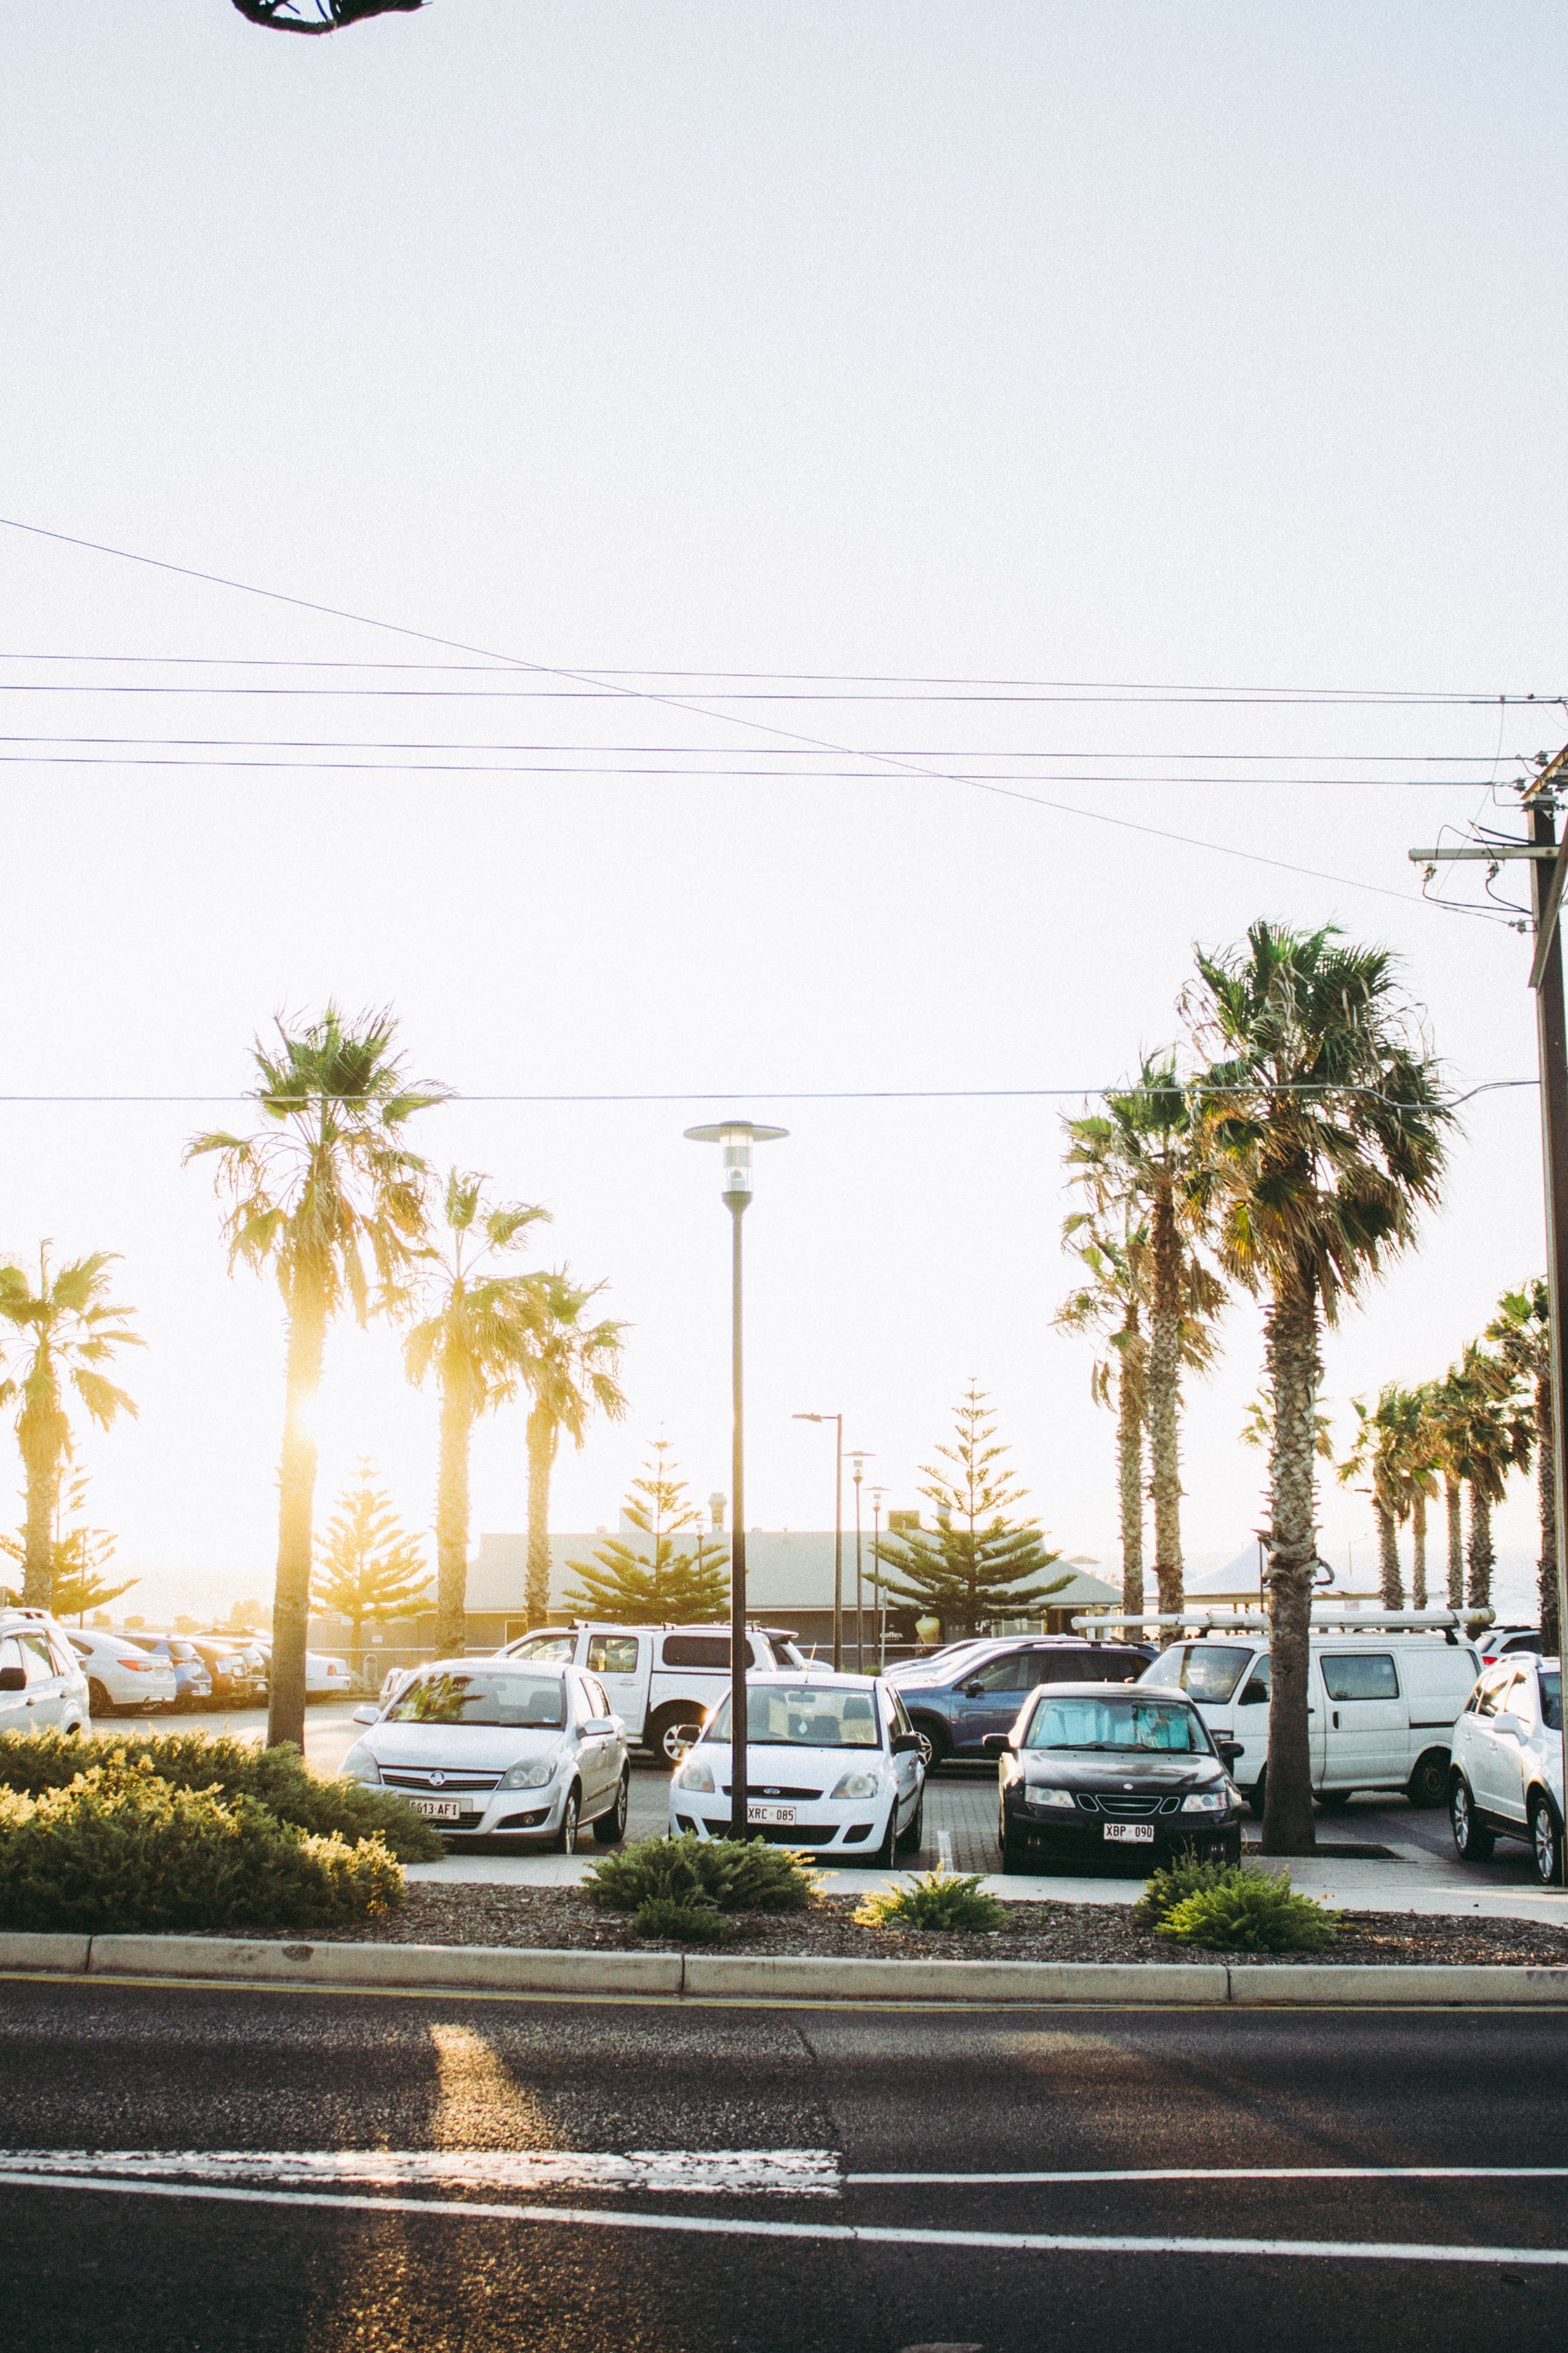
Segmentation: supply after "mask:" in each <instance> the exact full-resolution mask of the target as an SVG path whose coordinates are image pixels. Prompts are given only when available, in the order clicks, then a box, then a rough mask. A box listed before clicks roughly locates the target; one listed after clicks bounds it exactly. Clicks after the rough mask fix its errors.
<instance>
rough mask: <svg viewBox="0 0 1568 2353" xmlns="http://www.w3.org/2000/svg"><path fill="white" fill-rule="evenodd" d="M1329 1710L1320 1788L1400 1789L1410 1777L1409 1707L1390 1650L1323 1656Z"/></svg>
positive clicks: (1322, 1702) (1322, 1703) (1325, 1699)
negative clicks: (1400, 1686)
mask: <svg viewBox="0 0 1568 2353" xmlns="http://www.w3.org/2000/svg"><path fill="white" fill-rule="evenodd" d="M1318 1665H1319V1671H1320V1674H1321V1682H1322V1694H1321V1699H1320V1701H1319V1704H1320V1706H1323V1707H1325V1708H1326V1710H1327V1718H1328V1720H1327V1724H1326V1725H1325V1727H1324V1758H1323V1779H1322V1787H1323V1788H1325V1789H1390V1788H1401V1787H1403V1785H1404V1783H1405V1780H1406V1779H1407V1778H1408V1777H1409V1771H1410V1758H1409V1746H1410V1726H1409V1709H1408V1707H1407V1705H1406V1704H1405V1695H1404V1694H1403V1693H1402V1692H1401V1690H1400V1688H1399V1670H1398V1667H1397V1666H1396V1665H1395V1663H1394V1653H1393V1651H1329V1650H1325V1651H1321V1653H1320V1654H1319V1660H1318Z"/></svg>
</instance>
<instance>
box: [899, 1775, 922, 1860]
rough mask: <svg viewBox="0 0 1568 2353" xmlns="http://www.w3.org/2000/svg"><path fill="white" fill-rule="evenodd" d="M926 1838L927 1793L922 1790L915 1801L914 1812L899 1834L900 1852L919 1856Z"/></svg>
mask: <svg viewBox="0 0 1568 2353" xmlns="http://www.w3.org/2000/svg"><path fill="white" fill-rule="evenodd" d="M925 1837H926V1793H925V1791H924V1790H923V1789H922V1790H921V1793H920V1796H919V1797H918V1798H917V1799H915V1810H914V1812H913V1813H912V1814H911V1815H910V1819H909V1820H908V1821H907V1822H906V1823H905V1824H904V1827H903V1829H902V1830H901V1831H900V1832H899V1852H900V1854H919V1852H920V1851H921V1847H922V1846H924V1844H925Z"/></svg>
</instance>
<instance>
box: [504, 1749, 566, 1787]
mask: <svg viewBox="0 0 1568 2353" xmlns="http://www.w3.org/2000/svg"><path fill="white" fill-rule="evenodd" d="M560 1762H561V1759H560V1757H523V1758H521V1760H520V1762H519V1763H517V1764H516V1765H513V1766H510V1767H509V1768H508V1769H507V1771H506V1772H504V1773H503V1774H502V1775H501V1777H500V1787H501V1788H503V1789H542V1788H543V1787H544V1785H545V1783H546V1782H547V1781H552V1780H553V1779H554V1778H555V1767H557V1766H558V1765H559V1764H560Z"/></svg>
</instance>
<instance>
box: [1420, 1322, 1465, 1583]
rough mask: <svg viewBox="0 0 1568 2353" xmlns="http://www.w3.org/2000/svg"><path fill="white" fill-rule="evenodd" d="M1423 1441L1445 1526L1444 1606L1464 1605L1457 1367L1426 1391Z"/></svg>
mask: <svg viewBox="0 0 1568 2353" xmlns="http://www.w3.org/2000/svg"><path fill="white" fill-rule="evenodd" d="M1425 1394H1426V1443H1427V1447H1428V1450H1429V1451H1430V1454H1431V1458H1432V1464H1433V1468H1434V1470H1435V1471H1436V1473H1437V1475H1438V1476H1439V1477H1440V1478H1441V1480H1442V1482H1443V1500H1444V1511H1445V1517H1446V1521H1447V1586H1448V1607H1449V1609H1463V1608H1464V1606H1465V1480H1464V1472H1463V1471H1462V1470H1461V1469H1460V1467H1459V1465H1460V1459H1461V1456H1462V1454H1463V1451H1464V1440H1465V1428H1466V1421H1467V1417H1468V1411H1469V1406H1468V1398H1467V1395H1466V1391H1465V1386H1464V1383H1463V1381H1462V1380H1461V1378H1460V1375H1459V1368H1458V1366H1457V1365H1450V1366H1449V1367H1448V1370H1447V1372H1446V1373H1445V1374H1444V1376H1443V1377H1442V1379H1441V1380H1440V1381H1431V1382H1428V1384H1427V1387H1426V1393H1425Z"/></svg>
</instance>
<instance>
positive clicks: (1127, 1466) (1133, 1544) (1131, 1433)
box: [1116, 1339, 1143, 1615]
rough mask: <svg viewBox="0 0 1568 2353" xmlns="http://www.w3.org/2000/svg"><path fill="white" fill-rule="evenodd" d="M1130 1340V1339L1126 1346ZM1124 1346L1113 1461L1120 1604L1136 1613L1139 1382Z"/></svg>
mask: <svg viewBox="0 0 1568 2353" xmlns="http://www.w3.org/2000/svg"><path fill="white" fill-rule="evenodd" d="M1131 1345H1132V1342H1131V1339H1129V1340H1128V1341H1127V1343H1126V1349H1130V1348H1131ZM1126 1349H1124V1350H1123V1353H1122V1356H1121V1359H1120V1369H1119V1371H1118V1373H1117V1379H1116V1461H1117V1479H1118V1485H1119V1486H1120V1489H1121V1607H1122V1608H1123V1609H1125V1610H1128V1611H1129V1612H1130V1613H1132V1614H1134V1615H1136V1614H1137V1613H1138V1612H1140V1611H1141V1610H1142V1607H1143V1413H1142V1381H1141V1380H1140V1379H1139V1378H1138V1374H1137V1367H1136V1366H1133V1365H1131V1363H1129V1361H1128V1356H1127V1353H1126Z"/></svg>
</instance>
